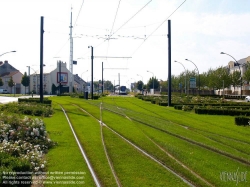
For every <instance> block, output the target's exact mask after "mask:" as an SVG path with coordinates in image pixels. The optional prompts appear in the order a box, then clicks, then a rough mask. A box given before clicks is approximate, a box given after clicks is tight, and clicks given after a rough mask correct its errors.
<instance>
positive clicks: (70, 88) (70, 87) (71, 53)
mask: <svg viewBox="0 0 250 187" xmlns="http://www.w3.org/2000/svg"><path fill="white" fill-rule="evenodd" d="M69 28H70V34H69V36H70V57H69V71H70V73H71V74H70V81H69V93H72V92H73V37H72V28H73V26H72V8H71V14H70V26H69Z"/></svg>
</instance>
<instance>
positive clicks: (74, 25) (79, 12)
mask: <svg viewBox="0 0 250 187" xmlns="http://www.w3.org/2000/svg"><path fill="white" fill-rule="evenodd" d="M83 4H84V0H83V1H82V5H81V7H80V10H79V12H78V15H77V17H76V21H75V24H74V27H75V26H76V22H77V20H78V18H79V15H80V13H81V10H82V6H83ZM74 27H73V28H74Z"/></svg>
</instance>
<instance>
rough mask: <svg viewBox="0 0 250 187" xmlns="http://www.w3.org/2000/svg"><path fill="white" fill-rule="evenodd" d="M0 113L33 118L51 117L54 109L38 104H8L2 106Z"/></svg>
mask: <svg viewBox="0 0 250 187" xmlns="http://www.w3.org/2000/svg"><path fill="white" fill-rule="evenodd" d="M0 111H5V112H7V113H16V114H25V115H32V116H43V117H49V116H51V115H52V114H53V109H52V107H51V106H48V105H44V104H38V103H25V102H21V103H14V102H13V103H8V104H5V105H1V107H0Z"/></svg>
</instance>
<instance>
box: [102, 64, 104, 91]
mask: <svg viewBox="0 0 250 187" xmlns="http://www.w3.org/2000/svg"><path fill="white" fill-rule="evenodd" d="M103 89H104V84H103V62H102V94H103Z"/></svg>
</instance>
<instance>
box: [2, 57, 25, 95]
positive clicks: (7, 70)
mask: <svg viewBox="0 0 250 187" xmlns="http://www.w3.org/2000/svg"><path fill="white" fill-rule="evenodd" d="M0 77H1V79H2V81H3V86H1V87H0V88H1V89H6V90H7V91H8V92H9V93H16V94H25V87H24V86H23V85H22V84H21V81H22V77H23V74H22V73H21V72H20V71H19V70H17V69H16V68H14V67H13V66H12V65H10V64H9V63H8V61H4V63H3V62H0ZM11 77H12V79H13V82H14V83H15V86H14V87H12V88H11V87H9V85H8V82H9V80H10V78H11Z"/></svg>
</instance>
